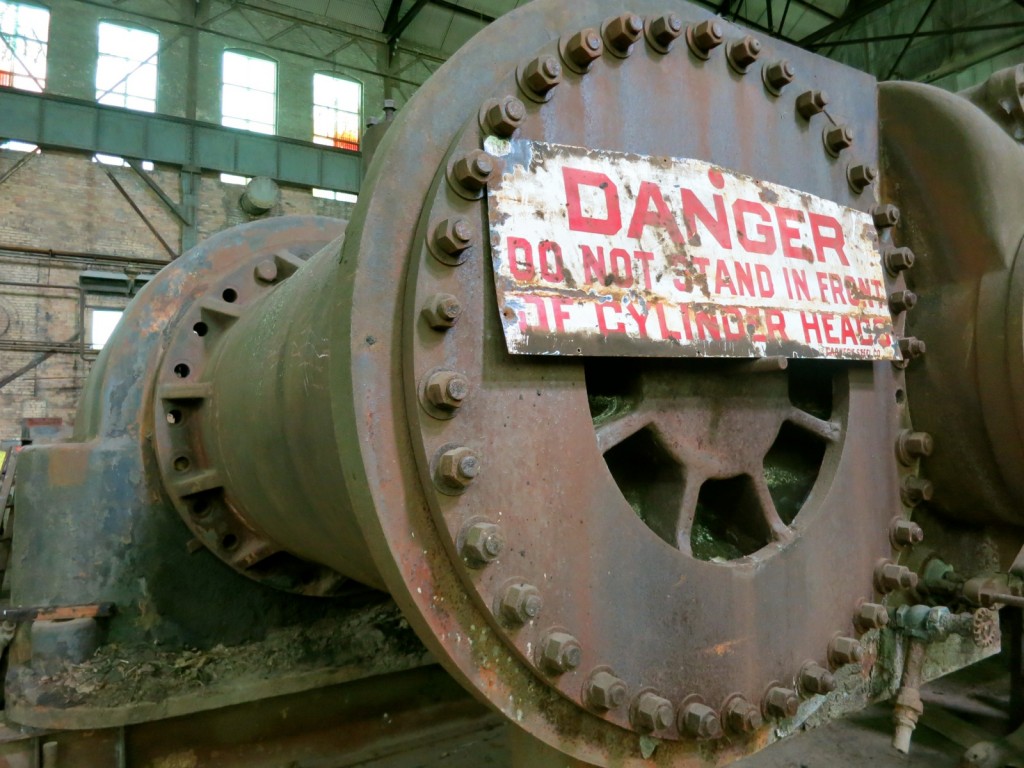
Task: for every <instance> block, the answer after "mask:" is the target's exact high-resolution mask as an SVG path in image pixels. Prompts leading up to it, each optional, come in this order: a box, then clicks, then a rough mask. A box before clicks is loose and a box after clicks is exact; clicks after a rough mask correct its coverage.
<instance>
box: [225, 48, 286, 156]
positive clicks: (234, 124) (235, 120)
mask: <svg viewBox="0 0 1024 768" xmlns="http://www.w3.org/2000/svg"><path fill="white" fill-rule="evenodd" d="M228 56H240V57H243V58H245V59H249V60H255V61H263V62H267V63H269V64H271V65H273V67H274V86H273V90H266V89H262V88H257V87H254V86H252V85H249V84H244V83H238V82H228V79H227V76H226V75H227V72H226V70H227V66H226V64H227V57H228ZM279 78H280V67H279V62H278V61H277V60H276V59H273V58H271V57H270V56H267V55H265V54H262V53H258V52H256V51H249V50H246V49H243V48H225V49H224V50H223V51H221V57H220V83H221V87H220V124H221V125H223V126H224V127H226V128H234V129H236V130H240V131H250V132H251V133H261V134H264V135H267V136H276V135H277V128H278V126H277V114H278V80H279ZM229 89H238V90H240V91H248V92H250V93H254V94H263V95H264V96H270V97H271V100H272V102H273V108H272V114H271V118H272V120H273V122H271V123H267V122H265V121H263V120H258V119H255V118H253V117H252V116H243V115H240V114H230V115H229V114H227V113H226V112H225V101H226V97H227V94H228V91H229ZM255 126H262V127H264V128H269V129H270V130H261V129H260V128H259V127H255Z"/></svg>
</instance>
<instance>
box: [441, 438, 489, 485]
mask: <svg viewBox="0 0 1024 768" xmlns="http://www.w3.org/2000/svg"><path fill="white" fill-rule="evenodd" d="M437 473H438V476H439V477H440V479H441V481H442V482H443V483H444V484H445V485H447V486H449V487H451V488H459V489H461V488H468V487H469V485H470V483H472V482H473V480H474V479H475V478H476V476H477V475H478V474H480V459H478V458H477V456H476V454H475V453H473V452H472V451H471V450H470V449H469V448H452V449H450V450H447V451H445V452H444V453H443V454H441V459H440V460H439V461H438V463H437Z"/></svg>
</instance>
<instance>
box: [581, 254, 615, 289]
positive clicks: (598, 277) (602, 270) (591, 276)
mask: <svg viewBox="0 0 1024 768" xmlns="http://www.w3.org/2000/svg"><path fill="white" fill-rule="evenodd" d="M595 247H596V248H597V253H594V251H593V250H591V248H590V246H589V245H582V246H580V250H581V251H582V252H583V282H585V283H586V284H587V285H590V284H591V283H604V277H605V275H607V274H608V269H607V268H606V267H605V265H604V248H602V247H601V246H600V245H598V246H595Z"/></svg>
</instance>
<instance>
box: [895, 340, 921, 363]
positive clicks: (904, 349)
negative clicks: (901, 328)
mask: <svg viewBox="0 0 1024 768" xmlns="http://www.w3.org/2000/svg"><path fill="white" fill-rule="evenodd" d="M899 345H900V353H902V355H903V357H904V358H905V359H908V360H914V359H916V358H918V357H921V356H922V355H924V353H925V352H927V351H928V345H927V344H925V342H923V341H922V340H921V339H919V338H917V337H915V336H905V337H904V338H902V339H900V340H899Z"/></svg>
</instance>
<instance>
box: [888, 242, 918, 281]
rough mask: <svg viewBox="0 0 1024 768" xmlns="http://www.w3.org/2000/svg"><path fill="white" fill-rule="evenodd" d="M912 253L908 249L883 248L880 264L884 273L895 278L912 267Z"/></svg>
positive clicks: (913, 259)
mask: <svg viewBox="0 0 1024 768" xmlns="http://www.w3.org/2000/svg"><path fill="white" fill-rule="evenodd" d="M914 261H915V258H914V252H913V251H912V250H910V249H909V248H884V249H883V250H882V263H883V264H885V271H886V272H888V273H889V274H890V275H892V276H893V277H895V276H896V275H898V274H899V273H900V272H902V271H903V270H905V269H910V268H911V267H913V266H914Z"/></svg>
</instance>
